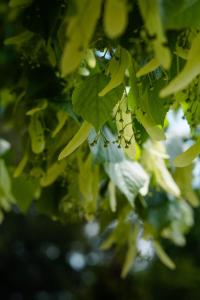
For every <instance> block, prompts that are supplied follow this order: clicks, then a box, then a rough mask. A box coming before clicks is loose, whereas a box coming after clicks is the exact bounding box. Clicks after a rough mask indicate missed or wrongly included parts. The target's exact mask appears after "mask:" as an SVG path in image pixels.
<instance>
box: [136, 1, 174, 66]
mask: <svg viewBox="0 0 200 300" xmlns="http://www.w3.org/2000/svg"><path fill="white" fill-rule="evenodd" d="M138 3H139V7H140V11H141V14H142V17H143V20H144V23H145V26H146V29H147V30H148V32H149V34H150V35H151V36H152V37H155V38H154V39H153V41H152V44H153V47H154V52H155V55H156V58H157V60H158V62H159V64H161V65H162V66H163V67H164V68H165V69H169V67H170V64H171V54H170V51H169V49H168V48H167V47H166V46H165V43H166V41H167V39H166V36H165V33H164V30H163V26H162V20H161V12H160V7H159V1H158V0H139V1H138Z"/></svg>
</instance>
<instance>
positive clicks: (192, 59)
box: [160, 34, 200, 97]
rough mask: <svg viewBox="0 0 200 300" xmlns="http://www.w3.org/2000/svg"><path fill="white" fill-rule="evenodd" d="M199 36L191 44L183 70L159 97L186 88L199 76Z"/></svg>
mask: <svg viewBox="0 0 200 300" xmlns="http://www.w3.org/2000/svg"><path fill="white" fill-rule="evenodd" d="M199 53H200V34H198V35H197V36H196V38H195V39H194V40H193V42H192V46H191V49H190V51H189V54H188V60H187V62H186V64H185V66H184V68H183V70H182V71H181V72H180V73H179V74H178V75H177V76H176V77H175V78H174V79H173V80H172V81H171V82H170V83H169V85H168V86H166V87H165V88H164V89H163V90H161V92H160V96H161V97H167V96H169V95H171V94H175V93H177V92H179V91H181V90H183V89H184V88H186V87H187V86H188V84H189V83H190V82H191V81H192V80H193V79H194V78H195V77H196V76H197V75H199V74H200V60H199Z"/></svg>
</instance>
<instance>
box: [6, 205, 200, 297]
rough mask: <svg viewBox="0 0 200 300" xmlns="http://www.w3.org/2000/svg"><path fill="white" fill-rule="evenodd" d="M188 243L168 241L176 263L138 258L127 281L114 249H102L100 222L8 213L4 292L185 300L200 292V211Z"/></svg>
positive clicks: (11, 294) (30, 295) (7, 295)
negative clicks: (173, 267)
mask: <svg viewBox="0 0 200 300" xmlns="http://www.w3.org/2000/svg"><path fill="white" fill-rule="evenodd" d="M195 224H196V226H195V227H193V229H192V230H191V232H190V234H189V235H188V236H187V245H186V246H185V247H184V248H177V247H174V246H172V245H169V244H168V245H166V248H167V251H168V253H169V254H170V255H171V256H172V257H173V259H174V261H175V262H176V264H177V268H176V270H173V271H171V270H169V269H167V268H166V267H165V266H163V265H162V264H160V262H159V261H157V260H156V259H155V258H154V259H153V260H152V259H150V260H149V259H145V258H138V259H137V260H136V261H135V263H134V265H133V267H132V269H131V272H130V273H129V275H128V276H127V278H126V279H125V280H122V279H121V277H120V273H121V262H120V261H119V257H116V256H115V257H114V256H113V253H112V252H110V253H107V252H102V251H99V242H100V240H99V237H98V225H97V223H90V225H89V226H88V224H85V225H83V226H80V225H69V224H67V225H63V224H60V223H59V222H55V221H51V220H50V219H49V218H47V217H45V216H37V215H36V214H35V211H34V209H31V210H30V212H29V214H28V215H26V216H24V215H22V214H20V213H19V212H17V211H16V212H12V213H10V214H8V215H7V216H6V218H5V221H4V222H3V224H2V225H1V227H0V237H1V239H0V279H1V280H0V292H1V297H2V299H9V300H11V299H12V300H23V299H34V300H35V299H36V300H79V299H83V300H90V299H91V300H92V299H99V300H101V299H116V300H118V299H119V300H121V299H127V300H128V299H138V300H160V299H169V298H170V299H177V298H178V299H179V298H180V299H183V300H198V299H199V291H200V256H199V253H200V240H199V235H200V210H199V209H196V211H195Z"/></svg>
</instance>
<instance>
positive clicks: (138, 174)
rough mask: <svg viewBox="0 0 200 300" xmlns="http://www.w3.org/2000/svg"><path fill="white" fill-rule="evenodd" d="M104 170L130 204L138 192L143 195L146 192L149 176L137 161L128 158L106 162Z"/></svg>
mask: <svg viewBox="0 0 200 300" xmlns="http://www.w3.org/2000/svg"><path fill="white" fill-rule="evenodd" d="M105 170H106V173H107V174H108V176H109V177H110V179H111V180H112V182H113V183H114V184H115V185H116V186H117V187H118V188H119V190H120V191H121V192H122V193H123V194H124V195H125V196H126V197H127V199H128V201H129V202H130V203H131V205H133V204H134V199H135V197H136V196H137V195H138V194H139V193H140V194H141V195H145V194H146V193H147V192H148V186H149V180H150V178H149V175H148V174H147V173H146V172H145V170H144V169H143V168H142V166H141V165H140V164H139V163H137V162H131V161H128V160H123V161H122V162H119V163H115V164H113V163H108V164H105Z"/></svg>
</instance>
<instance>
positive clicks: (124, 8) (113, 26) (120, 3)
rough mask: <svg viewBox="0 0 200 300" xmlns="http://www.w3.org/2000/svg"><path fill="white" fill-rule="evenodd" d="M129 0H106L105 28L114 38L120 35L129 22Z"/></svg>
mask: <svg viewBox="0 0 200 300" xmlns="http://www.w3.org/2000/svg"><path fill="white" fill-rule="evenodd" d="M128 11H129V7H128V3H127V0H106V3H105V11H104V30H105V33H106V34H107V35H108V36H109V37H110V38H112V39H114V38H117V37H119V36H120V35H121V34H122V33H123V32H124V31H125V29H126V26H127V23H128Z"/></svg>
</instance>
